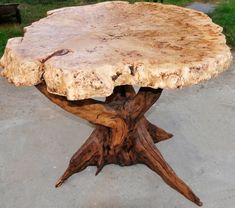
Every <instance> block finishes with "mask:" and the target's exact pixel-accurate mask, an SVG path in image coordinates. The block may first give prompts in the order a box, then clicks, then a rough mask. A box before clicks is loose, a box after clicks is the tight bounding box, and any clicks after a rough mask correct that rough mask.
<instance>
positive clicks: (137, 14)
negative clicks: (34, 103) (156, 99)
mask: <svg viewBox="0 0 235 208" xmlns="http://www.w3.org/2000/svg"><path fill="white" fill-rule="evenodd" d="M47 14H48V16H47V17H45V18H43V19H41V20H39V21H37V22H34V23H33V24H32V25H30V26H28V27H26V28H25V34H24V37H17V38H12V39H10V40H9V41H8V43H7V46H6V49H5V52H4V55H3V57H2V58H1V62H0V64H1V66H2V67H3V68H4V70H3V71H2V75H3V76H5V77H6V78H7V79H8V80H9V81H10V82H13V83H14V84H15V85H17V86H19V85H24V86H31V85H36V84H39V83H40V82H42V81H43V80H45V82H46V84H47V89H48V91H49V92H50V93H53V94H58V95H62V96H66V97H67V99H68V100H79V99H85V98H90V97H95V96H108V95H110V94H111V93H112V92H113V89H114V87H115V86H119V85H127V84H128V85H138V86H142V87H152V88H168V89H175V88H181V87H183V86H188V85H192V84H197V83H198V82H200V81H203V80H208V79H210V78H212V77H214V76H216V75H218V74H219V73H220V72H222V71H224V70H226V69H227V68H228V66H229V64H230V63H231V59H232V56H231V53H230V49H229V47H228V46H227V45H226V41H225V37H224V35H223V34H222V28H221V27H220V26H218V25H216V24H214V23H213V22H212V20H211V19H210V18H209V17H208V16H207V15H205V14H203V13H201V12H198V11H195V10H191V9H186V8H182V7H177V6H173V5H163V4H159V3H144V2H141V3H135V4H129V3H128V2H119V1H116V2H105V3H99V4H95V5H88V6H77V7H67V8H61V9H56V10H52V11H49V12H48V13H47Z"/></svg>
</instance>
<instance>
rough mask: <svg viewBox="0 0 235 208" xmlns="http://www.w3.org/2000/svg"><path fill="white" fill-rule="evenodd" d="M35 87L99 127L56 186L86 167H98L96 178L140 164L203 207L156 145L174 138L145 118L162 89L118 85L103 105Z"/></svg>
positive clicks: (74, 156) (73, 159)
mask: <svg viewBox="0 0 235 208" xmlns="http://www.w3.org/2000/svg"><path fill="white" fill-rule="evenodd" d="M36 87H37V89H38V90H40V91H41V92H42V93H43V94H44V95H45V96H46V97H48V98H49V99H50V100H51V101H52V102H53V103H55V104H57V105H58V106H60V107H61V108H63V109H64V110H66V111H68V112H70V113H72V114H75V115H77V116H79V117H81V118H83V119H86V120H88V121H89V122H91V123H93V124H95V125H96V127H95V129H94V130H93V132H92V134H91V135H90V136H89V138H88V139H87V140H86V142H85V143H84V144H83V145H82V146H81V147H80V148H79V149H78V151H77V152H76V153H75V154H74V155H73V156H72V158H71V160H70V163H69V166H68V168H67V169H66V171H65V172H64V174H63V175H62V176H61V177H60V178H59V179H58V181H57V182H56V187H59V186H61V185H62V184H63V183H64V181H65V180H67V179H68V178H69V177H70V176H71V175H73V174H74V173H78V172H80V171H82V170H84V169H85V168H86V167H87V166H97V171H96V175H97V174H98V173H99V172H100V171H101V170H102V168H103V167H104V166H105V165H107V164H118V165H120V166H127V165H133V164H137V163H140V164H145V165H147V166H148V167H149V168H150V169H151V170H153V171H154V172H156V173H157V174H158V175H160V176H161V177H162V179H163V180H164V181H165V182H166V183H167V184H168V185H169V186H170V187H172V188H173V189H175V190H177V191H178V192H179V193H181V194H182V195H184V196H185V197H186V198H187V199H189V200H190V201H192V202H194V203H195V204H197V205H199V206H202V202H201V201H200V199H199V198H198V197H197V196H196V195H195V194H194V193H193V191H192V190H191V189H190V188H189V187H188V186H187V185H186V184H185V183H184V182H183V181H182V180H181V179H180V178H179V177H178V176H177V175H176V173H175V172H174V171H173V169H172V168H171V167H170V166H169V165H168V164H167V162H166V161H165V160H164V158H163V156H162V155H161V153H160V151H159V150H158V149H157V147H156V146H155V144H154V143H157V142H160V141H164V140H167V139H169V138H171V137H172V136H173V135H172V134H170V133H167V132H166V131H164V130H163V129H161V128H159V127H157V126H155V125H153V124H152V123H150V122H149V121H148V120H147V119H146V118H145V116H144V114H145V113H146V112H147V110H148V109H149V108H150V107H151V106H152V105H153V104H154V103H155V102H156V101H157V100H158V98H159V97H160V95H161V93H162V89H152V88H148V87H141V88H140V89H139V91H138V93H136V92H135V90H134V88H133V87H132V86H130V85H123V86H117V87H115V88H114V91H113V94H112V95H110V96H109V97H107V98H106V100H105V101H104V102H102V101H97V100H94V99H86V100H80V101H68V100H67V99H66V98H65V97H62V96H58V95H53V94H50V93H49V92H48V91H47V88H46V84H45V83H42V84H39V85H37V86H36Z"/></svg>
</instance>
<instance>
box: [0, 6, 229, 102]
mask: <svg viewBox="0 0 235 208" xmlns="http://www.w3.org/2000/svg"><path fill="white" fill-rule="evenodd" d="M108 3H109V2H104V3H100V4H108ZM118 3H125V4H128V2H118ZM137 4H139V3H137ZM141 4H143V2H142V3H141ZM145 4H152V3H145ZM166 6H170V7H175V6H173V5H166ZM63 9H64V8H61V9H56V10H52V11H49V12H48V13H47V14H48V15H53V14H54V13H57V12H60V11H63ZM184 9H185V8H184ZM188 10H190V9H188ZM202 15H205V14H203V13H202ZM211 24H214V23H212V22H211ZM26 29H27V28H26ZM221 31H222V28H221ZM222 38H223V39H224V50H222V51H221V52H218V53H217V54H215V56H214V59H213V61H211V60H210V61H207V62H202V63H198V64H197V65H191V66H190V67H184V68H183V69H181V70H178V71H177V72H175V71H173V72H172V73H167V74H162V75H161V76H158V77H157V79H156V74H154V70H153V69H151V70H150V69H148V67H147V66H143V65H141V66H131V65H126V66H124V69H122V70H121V71H122V74H121V75H120V74H118V73H117V70H116V69H113V67H112V66H111V65H108V64H107V65H105V66H97V67H98V68H100V69H97V71H95V72H94V71H93V72H91V71H87V72H84V74H82V75H78V74H77V72H73V71H68V72H66V73H65V72H62V70H60V69H59V68H56V67H52V66H51V65H49V64H47V63H46V61H47V60H48V59H50V58H51V57H53V55H54V54H57V53H62V55H64V54H66V53H68V52H69V51H63V50H61V51H56V52H54V53H53V54H48V56H47V57H46V58H45V60H44V61H38V60H30V59H28V58H27V59H26V58H22V57H20V56H19V54H15V53H14V51H13V50H12V48H14V47H15V46H16V45H17V44H19V43H20V42H21V41H22V40H23V37H17V38H12V39H9V40H8V42H7V45H6V48H5V52H4V55H3V57H2V58H1V60H0V66H2V67H3V68H4V70H3V71H2V73H1V75H2V76H4V77H6V78H7V79H8V81H9V82H11V83H13V84H15V85H16V86H32V85H37V84H39V83H41V82H42V81H43V80H45V82H46V84H47V89H48V91H49V92H50V93H53V94H58V95H61V96H66V97H67V99H68V100H80V99H86V98H90V97H97V96H98V97H103V96H105V97H106V96H108V95H110V94H111V93H112V92H113V89H114V87H115V86H118V85H126V84H130V85H137V86H142V87H152V88H166V89H176V88H182V87H185V86H189V85H193V84H197V83H199V82H201V81H204V80H209V79H211V78H212V77H215V76H217V75H218V74H219V73H221V72H223V71H225V70H226V69H228V67H229V65H230V63H231V61H232V55H231V52H230V49H229V47H228V46H226V40H225V36H224V35H223V37H222ZM133 69H134V70H135V72H136V73H133ZM102 71H106V72H107V71H108V73H110V74H108V75H107V73H106V74H102ZM100 72H101V73H100ZM109 75H110V76H109ZM77 76H83V77H84V79H85V78H86V77H87V78H89V79H90V78H91V79H92V80H93V81H92V83H90V84H89V85H87V84H84V85H81V83H78V82H76V77H77Z"/></svg>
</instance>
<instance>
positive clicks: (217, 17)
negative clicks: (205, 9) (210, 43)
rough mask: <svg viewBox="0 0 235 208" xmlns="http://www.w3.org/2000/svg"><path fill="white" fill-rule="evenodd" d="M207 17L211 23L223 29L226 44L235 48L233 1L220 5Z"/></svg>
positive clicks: (234, 11) (234, 1)
mask: <svg viewBox="0 0 235 208" xmlns="http://www.w3.org/2000/svg"><path fill="white" fill-rule="evenodd" d="M209 16H210V17H211V18H212V20H213V22H215V23H217V24H218V25H220V26H222V27H223V28H224V29H223V33H224V34H225V35H226V39H227V43H228V44H229V45H230V46H231V47H235V0H228V1H227V2H225V3H222V4H220V5H219V6H218V7H217V8H216V9H215V11H214V12H213V13H211V14H210V15H209Z"/></svg>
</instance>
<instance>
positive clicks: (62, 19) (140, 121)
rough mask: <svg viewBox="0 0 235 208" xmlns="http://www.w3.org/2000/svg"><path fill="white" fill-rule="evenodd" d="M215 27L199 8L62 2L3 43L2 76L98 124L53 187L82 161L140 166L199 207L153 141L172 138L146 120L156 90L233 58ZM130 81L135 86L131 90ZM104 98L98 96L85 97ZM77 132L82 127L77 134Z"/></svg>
mask: <svg viewBox="0 0 235 208" xmlns="http://www.w3.org/2000/svg"><path fill="white" fill-rule="evenodd" d="M221 32H222V29H221V28H220V27H219V26H218V25H215V24H214V23H212V21H211V19H210V18H209V17H208V16H206V15H205V14H203V13H201V12H197V11H194V10H190V9H185V8H181V7H177V6H173V5H162V4H158V3H156V4H155V3H135V4H129V3H127V2H106V3H100V4H95V5H89V6H81V7H69V8H61V9H57V10H53V11H49V12H48V16H47V17H46V18H43V19H41V20H40V21H38V22H35V23H33V24H32V25H31V26H29V27H27V28H25V35H24V37H23V38H21V37H20V38H13V39H10V40H9V41H8V43H7V46H6V49H5V53H4V55H3V57H2V59H1V65H2V66H3V68H4V70H3V72H2V75H3V76H5V77H6V78H7V79H8V81H10V82H12V83H14V84H15V85H16V86H21V85H24V86H31V85H36V87H37V88H38V89H39V90H40V91H41V92H42V93H43V94H44V95H45V96H46V97H48V98H49V99H50V100H51V101H52V102H54V103H55V104H57V105H59V106H60V107H62V108H63V109H65V110H66V111H68V112H70V113H73V114H75V115H77V116H80V117H81V118H84V119H86V120H88V121H89V122H91V123H93V124H95V125H96V127H95V129H94V131H93V132H92V134H91V136H90V137H89V138H88V139H87V140H86V142H85V143H84V144H83V145H82V147H81V148H80V149H79V150H78V151H77V152H76V153H75V154H74V155H73V157H72V158H71V160H70V163H69V166H68V168H67V170H66V171H65V172H64V174H63V175H62V176H61V177H60V178H59V180H58V181H57V182H56V187H58V186H60V185H61V184H62V183H63V182H64V181H65V180H66V179H68V178H69V177H70V176H71V175H73V174H74V173H77V172H79V171H82V170H84V169H85V168H86V167H87V166H89V165H94V166H97V172H96V175H97V174H98V173H99V172H100V171H101V170H102V168H103V167H104V166H105V165H107V164H118V165H121V166H126V165H133V164H137V163H142V164H145V165H147V166H148V167H149V168H150V169H152V170H153V171H154V172H156V173H157V174H159V175H160V176H161V177H162V179H163V180H164V181H165V182H166V183H167V184H168V185H169V186H171V187H172V188H174V189H175V190H177V191H178V192H180V193H181V194H183V195H184V196H185V197H186V198H188V199H189V200H191V201H192V202H194V203H196V204H197V205H199V206H201V205H202V203H201V201H200V199H199V198H198V197H197V196H196V195H195V194H194V193H193V192H192V190H191V189H190V188H189V187H188V186H187V185H186V184H185V183H184V182H183V181H182V180H181V179H180V178H179V177H178V176H177V175H176V173H175V172H174V171H173V170H172V168H171V167H170V166H169V165H168V164H167V162H166V161H165V160H164V158H163V157H162V155H161V153H160V152H159V150H158V149H157V147H156V146H155V144H154V143H157V142H160V141H164V140H166V139H169V138H171V137H172V134H170V133H167V132H166V131H164V130H163V129H161V128H159V127H157V126H155V125H154V124H152V123H150V122H149V121H148V120H147V119H146V118H145V116H144V114H145V113H146V112H147V111H148V109H149V108H150V107H151V106H152V105H153V104H154V103H155V102H156V101H157V100H158V99H159V97H160V95H161V93H162V90H163V89H164V88H166V89H177V88H182V87H184V86H189V85H193V84H197V83H199V82H201V81H203V80H208V79H210V78H212V77H215V76H216V75H218V74H219V73H220V72H222V71H224V70H225V69H227V68H228V66H229V64H230V62H231V59H232V56H231V53H230V49H229V48H228V47H227V46H226V43H225V37H224V35H223V34H222V33H221ZM133 85H138V86H140V89H139V91H138V92H137V93H136V92H135V90H134V88H133ZM95 96H102V97H106V100H105V101H103V102H102V101H98V100H95V99H92V97H95ZM78 133H79V131H78Z"/></svg>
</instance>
